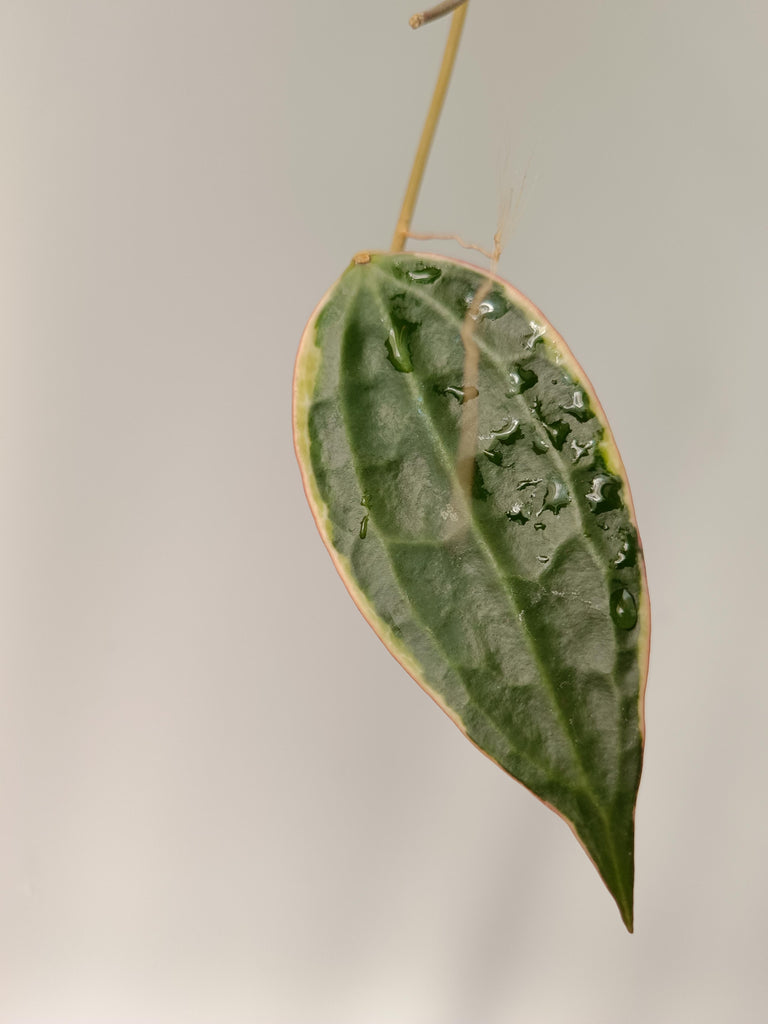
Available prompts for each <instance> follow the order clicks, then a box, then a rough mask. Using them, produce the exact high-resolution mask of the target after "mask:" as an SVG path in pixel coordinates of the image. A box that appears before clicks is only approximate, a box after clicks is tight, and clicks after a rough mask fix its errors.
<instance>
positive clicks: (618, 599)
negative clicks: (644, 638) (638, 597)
mask: <svg viewBox="0 0 768 1024" xmlns="http://www.w3.org/2000/svg"><path fill="white" fill-rule="evenodd" d="M611 618H612V619H613V621H614V622H615V623H616V625H617V626H619V628H620V629H632V628H633V627H634V625H635V623H636V622H637V605H636V603H635V599H634V597H633V596H632V594H631V593H630V592H629V591H628V590H627V589H626V588H625V587H620V588H619V589H618V590H614V591H613V593H612V594H611Z"/></svg>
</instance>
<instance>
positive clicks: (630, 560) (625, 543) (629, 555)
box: [613, 533, 637, 569]
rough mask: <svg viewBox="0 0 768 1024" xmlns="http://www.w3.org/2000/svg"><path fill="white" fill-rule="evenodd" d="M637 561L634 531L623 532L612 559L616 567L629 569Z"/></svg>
mask: <svg viewBox="0 0 768 1024" xmlns="http://www.w3.org/2000/svg"><path fill="white" fill-rule="evenodd" d="M636 562H637V537H636V536H635V535H634V533H625V534H622V536H621V537H620V546H619V553H618V554H617V555H616V558H615V560H614V563H613V564H614V566H615V567H616V568H617V569H631V568H632V567H633V566H634V565H635V563H636Z"/></svg>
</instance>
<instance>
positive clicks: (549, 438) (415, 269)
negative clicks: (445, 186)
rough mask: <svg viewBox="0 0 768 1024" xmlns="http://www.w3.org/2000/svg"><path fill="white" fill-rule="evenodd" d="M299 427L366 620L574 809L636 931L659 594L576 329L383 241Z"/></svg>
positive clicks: (327, 527)
mask: <svg viewBox="0 0 768 1024" xmlns="http://www.w3.org/2000/svg"><path fill="white" fill-rule="evenodd" d="M294 434H295V442H296V451H297V454H298V458H299V463H300V466H301V471H302V476H303V480H304V486H305V490H306V493H307V497H308V499H309V502H310V505H311V508H312V511H313V514H314V516H315V519H316V521H317V524H318V527H319V530H320V533H321V535H322V537H323V540H324V541H325V543H326V545H327V547H328V550H329V552H330V554H331V557H332V558H333V561H334V563H335V565H336V568H337V569H338V571H339V573H340V574H341V576H342V579H343V580H344V583H345V585H346V586H347V588H348V590H349V592H350V594H351V595H352V597H353V599H354V600H355V602H356V603H357V605H358V607H359V608H360V610H361V611H362V613H363V614H364V615H365V617H366V618H367V619H368V621H369V622H370V624H371V625H372V626H373V628H374V630H375V631H376V632H377V633H378V635H379V636H380V637H381V639H382V640H383V641H384V643H385V644H386V645H387V647H388V648H389V650H390V651H391V652H392V654H393V655H394V656H395V657H396V658H397V659H398V661H399V662H400V663H401V664H402V665H403V667H404V668H405V669H406V670H407V671H408V672H409V673H410V674H411V675H412V676H413V678H414V679H415V680H416V681H417V682H418V683H419V685H420V686H422V687H423V688H424V689H425V690H426V691H427V693H428V694H429V695H430V696H431V697H433V699H434V700H435V701H436V702H437V703H438V704H439V705H440V707H442V708H443V710H445V711H446V712H447V713H448V715H450V717H451V718H452V719H453V721H454V722H455V723H456V724H457V725H458V726H459V728H460V729H461V730H462V731H463V732H465V733H466V735H467V736H468V737H469V739H470V740H472V742H473V743H474V744H476V745H477V746H478V747H479V748H480V750H482V751H483V752H484V753H485V754H487V755H488V756H489V757H490V758H491V759H492V760H494V761H496V762H497V763H498V764H499V765H500V766H501V767H502V768H503V769H504V770H505V771H507V772H508V773H509V774H510V775H512V776H514V778H516V779H518V780H519V781H520V782H521V783H523V785H524V786H526V787H527V788H528V789H529V790H530V791H531V792H532V793H534V794H535V795H536V796H537V797H539V798H540V799H541V800H542V801H544V802H545V803H547V804H548V805H550V806H551V807H552V808H553V809H554V810H555V811H556V812H557V813H558V814H559V815H560V816H561V817H563V818H564V819H565V821H566V822H567V823H568V824H569V825H570V827H571V828H572V829H573V831H574V833H575V834H576V837H577V838H578V839H579V841H580V842H581V844H582V845H583V847H584V848H585V850H586V851H587V853H588V855H589V856H590V857H591V859H592V860H593V862H594V863H595V865H596V867H597V869H598V871H599V873H600V875H601V876H602V878H603V879H604V881H605V883H606V885H607V887H608V889H609V891H610V892H611V894H612V895H613V897H614V899H615V900H616V903H617V904H618V907H619V909H620V911H621V914H622V917H623V919H624V922H625V923H626V925H627V927H628V928H629V929H630V931H631V930H632V890H633V879H634V808H635V800H636V795H637V787H638V784H639V780H640V770H641V763H642V748H643V691H644V686H645V678H646V674H647V663H648V649H649V637H650V615H649V604H648V598H647V592H646V587H645V576H644V568H643V559H642V552H641V548H640V544H639V540H638V535H637V529H636V525H635V520H634V513H633V509H632V502H631V498H630V494H629V487H628V485H627V481H626V477H625V474H624V469H623V466H622V463H621V459H620V457H619V454H618V451H617V450H616V446H615V443H614V441H613V437H612V435H611V432H610V429H609V427H608V424H607V422H606V420H605V416H604V414H603V412H602V409H601V407H600V405H599V403H598V401H597V399H596V397H595V394H594V392H593V390H592V387H591V385H590V384H589V382H588V380H587V379H586V377H585V376H584V373H583V371H582V370H581V368H580V367H579V365H578V364H577V363H576V361H575V359H574V358H573V356H572V355H571V353H570V351H569V350H568V348H567V346H566V345H565V343H564V342H563V340H562V339H561V338H560V336H559V335H558V334H557V333H556V332H555V331H554V329H553V328H552V326H551V325H550V324H549V323H548V322H547V321H546V320H545V319H544V317H543V316H542V315H541V313H540V312H539V310H537V309H536V308H535V307H534V306H533V305H532V304H531V303H530V302H529V301H528V300H527V299H526V298H524V297H523V296H522V295H521V294H520V293H519V292H517V291H516V290H515V289H513V288H512V287H511V286H510V285H508V284H505V283H504V282H503V281H501V280H499V279H498V278H495V277H491V276H489V275H487V274H485V273H483V272H482V271H479V270H477V269H476V268H474V267H470V266H468V265H466V264H463V263H458V262H455V261H451V260H446V259H442V258H437V257H432V256H417V255H413V254H372V255H369V254H363V255H361V256H359V257H356V260H355V262H353V263H352V264H351V266H350V267H349V268H348V269H347V271H346V272H345V273H344V274H343V275H342V277H341V279H340V280H339V281H338V283H337V284H336V285H335V286H334V288H333V289H332V290H331V291H330V292H329V293H328V295H326V297H325V298H324V299H323V301H322V302H321V304H320V306H319V307H318V309H317V310H316V312H315V314H314V316H313V317H312V319H311V320H310V322H309V324H308V326H307V329H306V331H305V333H304V337H303V339H302V342H301V347H300V350H299V355H298V359H297V364H296V378H295V382H294Z"/></svg>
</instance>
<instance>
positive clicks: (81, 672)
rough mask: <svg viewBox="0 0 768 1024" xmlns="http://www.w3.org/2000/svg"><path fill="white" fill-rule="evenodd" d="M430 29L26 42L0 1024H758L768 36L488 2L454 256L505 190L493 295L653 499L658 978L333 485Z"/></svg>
mask: <svg viewBox="0 0 768 1024" xmlns="http://www.w3.org/2000/svg"><path fill="white" fill-rule="evenodd" d="M416 9H418V8H417V7H416V6H414V4H413V3H411V0H325V2H323V3H318V2H316V0H296V2H295V3H291V4H282V3H278V2H267V0H258V2H256V0H249V2H245V0H220V2H218V3H216V4H214V3H210V2H203V0H184V2H183V3H182V2H181V0H151V2H149V0H131V2H130V3H129V2H117V0H98V2H97V0H70V2H68V3H60V2H56V0H24V2H21V0H2V2H0V140H1V145H2V159H1V160H0V424H1V426H0V521H1V527H0V1024H60V1022H73V1024H136V1022H152V1024H155V1022H156V1024H177V1022H178V1024H208V1022H210V1021H214V1020H215V1021H217V1022H220V1024H241V1022H242V1024H246V1022H248V1024H251V1022H264V1024H508V1022H512V1021H514V1022H518V1021H519V1022H524V1024H527V1022H535V1024H617V1022H621V1024H640V1022H647V1021H653V1022H655V1024H666V1022H669V1024H672V1022H675V1024H677V1022H679V1021H682V1020H695V1021H696V1022H697V1024H705V1022H721V1021H723V1020H733V1021H739V1022H752V1021H755V1022H757V1021H762V1020H764V1019H765V1016H764V1015H765V1012H766V1011H765V1005H766V1001H767V1000H768V976H767V975H766V971H765V956H766V949H767V948H768V923H767V922H768V913H766V911H768V883H766V874H765V864H766V861H767V860H768V825H767V824H766V815H765V803H766V797H765V792H766V785H765V784H766V777H767V776H768V744H766V718H767V717H768V686H767V685H766V684H767V683H768V680H767V679H766V671H765V658H764V653H763V652H764V649H763V648H762V646H761V644H762V640H763V639H764V638H765V618H766V611H767V608H768V602H767V601H766V584H765V578H766V577H765V573H766V569H767V568H768V566H767V564H766V563H767V561H768V560H767V559H766V554H767V551H766V540H765V534H764V533H763V532H762V528H761V527H760V522H761V521H762V516H763V514H764V513H765V510H766V501H767V499H768V485H767V484H766V473H765V468H764V462H765V455H764V444H763V442H762V440H761V439H762V438H763V436H764V434H765V418H766V412H765V400H766V394H767V393H768V355H767V346H766V320H765V299H766V285H765V281H766V273H767V271H768V232H767V230H766V229H767V228H768V201H767V200H766V189H765V183H766V180H768V139H767V137H766V104H767V101H768V63H766V60H765V40H766V31H767V30H768V11H767V10H766V7H765V4H764V3H758V2H757V0H728V2H726V0H714V2H711V3H708V4H701V3H696V2H694V0H646V2H645V3H637V2H629V0H613V2H611V3H608V2H607V0H580V2H578V3H574V2H572V0H535V2H534V0H515V2H511V0H472V3H471V9H470V12H469V17H468V20H467V25H466V30H465V36H464V41H463V44H462V50H461V53H460V55H459V62H458V66H457V70H456V74H455V77H454V80H453V83H452V86H451V90H450V94H449V97H448V104H447V108H446V111H445V114H444V116H443V120H442V122H441V125H440V130H439V133H438V137H437V141H436V144H435V148H434V151H433V154H432V159H431V162H430V165H429V170H428V173H427V176H426V180H425V183H424V190H423V193H422V197H421V200H420V202H419V205H418V207H417V212H416V217H415V220H414V225H413V226H414V229H415V230H417V231H427V232H430V231H431V232H454V233H457V234H460V235H462V236H464V237H466V238H469V239H471V240H473V241H475V242H477V243H479V244H485V245H490V244H491V239H492V236H493V232H494V231H495V229H496V227H497V222H498V213H499V208H500V206H503V204H504V202H505V201H506V199H507V197H508V195H509V193H510V190H511V192H512V194H513V206H514V207H515V214H514V217H513V219H512V224H511V230H510V232H509V238H508V242H507V247H506V249H505V251H504V254H503V256H502V259H501V264H500V273H501V274H502V276H504V277H506V278H507V279H509V280H510V281H511V282H512V283H513V284H515V285H516V286H517V287H519V288H520V289H521V290H522V291H523V292H525V293H526V294H527V295H528V296H529V297H530V298H531V300H532V301H533V302H535V303H536V304H537V305H538V306H540V308H541V309H542V310H543V312H544V313H545V315H546V316H547V317H548V318H549V319H550V320H551V321H552V322H553V323H554V325H555V326H556V327H557V328H558V329H559V330H560V331H561V332H562V334H563V335H564V337H565V338H566V340H567V342H568V343H569V345H570V347H571V348H572V350H573V352H574V353H575V355H576V357H577V358H578V359H579V360H580V362H581V363H582V365H583V366H584V367H585V369H586V371H587V373H588V374H589V375H590V377H591V379H592V381H593V383H594V385H595V387H596V389H597V393H598V395H599V396H600V398H601V401H602V403H603V405H604V406H605V409H606V411H607V413H608V416H609V418H610V420H611V423H612V426H613V429H614V433H615V435H616V438H617V441H618V443H619V447H620V449H621V451H622V454H623V457H624V461H625V464H626V467H627V471H628V473H629V477H630V481H631V483H632V488H633V493H634V499H635V504H636V508H637V514H638V519H639V523H640V529H641V533H642V536H643V540H644V543H645V550H646V559H647V565H648V574H649V582H650V588H651V598H652V604H653V612H654V639H653V652H652V660H651V673H650V680H649V685H648V700H647V723H648V733H647V747H646V767H645V774H644V779H643V784H642V786H641V790H640V799H639V805H638V811H637V885H636V932H635V935H634V936H629V935H627V934H626V933H625V931H624V929H623V926H622V924H621V921H620V919H619V915H618V913H617V911H616V908H615V906H614V904H613V901H612V900H611V898H610V897H609V896H608V894H607V892H606V891H605V889H604V888H603V886H602V884H601V882H600V880H599V878H598V876H597V873H596V872H595V870H594V869H593V867H592V865H591V864H590V863H589V861H588V860H587V858H586V857H585V856H584V854H583V852H582V850H581V849H580V848H579V846H578V845H577V843H576V842H575V840H574V839H573V837H572V835H571V833H570V832H569V830H568V829H567V828H566V827H565V826H564V825H563V824H562V823H561V822H560V821H559V820H558V819H557V818H556V817H555V816H554V815H552V814H551V813H549V812H548V811H546V810H545V809H544V808H543V807H542V806H541V805H540V804H538V802H537V801H535V800H534V799H533V798H532V797H531V796H530V795H529V794H528V793H527V792H526V791H524V790H523V789H522V788H521V787H520V786H518V785H517V784H515V783H514V782H513V781H511V780H510V779H509V778H507V777H506V776H505V775H504V774H503V773H502V772H501V771H499V770H498V769H497V768H495V767H494V766H493V765H492V764H491V763H490V762H488V761H487V760H486V759H485V758H483V757H482V756H481V755H480V754H479V753H477V751H476V750H474V749H473V748H472V747H471V745H470V744H468V743H467V742H466V741H465V740H464V739H463V738H462V737H461V736H460V735H459V733H458V732H457V731H456V729H455V727H454V726H453V725H452V724H451V723H450V721H449V720H448V718H447V717H445V716H443V715H441V714H440V713H439V712H438V711H437V709H436V708H435V707H434V705H433V704H432V703H431V701H430V700H429V699H428V698H427V697H426V696H425V695H424V694H423V693H422V692H421V691H420V690H419V689H418V687H417V686H416V685H415V684H414V683H413V682H412V680H411V679H410V678H408V677H407V676H406V675H405V673H404V672H403V671H402V670H401V669H400V668H399V666H398V665H397V664H396V663H395V662H394V661H393V660H392V659H391V658H390V656H389V655H388V654H387V652H386V651H385V650H384V648H383V647H382V645H381V644H380V643H379V641H378V640H377V639H376V638H375V636H374V635H373V633H372V632H371V631H370V630H369V628H368V627H367V625H366V624H365V622H364V621H363V620H362V618H361V617H360V615H359V614H358V613H357V611H356V610H355V608H354V606H353V605H352V602H351V601H350V599H349V597H348V596H347V594H346V591H345V590H344V587H343V586H342V584H341V582H340V581H339V580H338V578H337V577H336V575H335V572H334V570H333V568H332V565H331V562H330V560H329V558H328V556H327V554H326V552H325V550H324V548H323V546H322V544H321V542H320V540H319V538H318V536H317V535H316V532H315V528H314V525H313V522H312V520H311V517H310V514H309V511H308V509H307V507H306V503H305V500H304V496H303V493H302V489H301V484H300V479H299V473H298V470H297V467H296V465H295V460H294V456H293V449H292V443H291V420H290V397H291V374H292V368H293V360H294V356H295V352H296V348H297V344H298V341H299V337H300V335H301V331H302V329H303V326H304V323H305V321H306V320H307V319H308V317H309V315H310V313H311V312H312V310H313V308H314V306H315V304H316V303H317V301H318V300H319V299H320V297H321V296H322V294H323V293H324V292H325V291H326V289H327V288H328V287H329V286H330V285H331V284H332V283H333V281H334V280H335V279H336V278H337V277H338V275H339V274H340V273H341V271H342V270H343V269H344V267H345V266H346V265H347V263H348V261H349V260H350V258H351V257H352V255H353V254H354V253H355V251H357V250H359V249H362V248H386V247H388V245H389V243H390V238H391V235H392V232H393V230H394V225H395V221H396V218H397V213H398V209H399V205H400V201H401V198H402V193H403V191H404V188H405V183H406V179H407V175H408V171H409V168H410V163H411V159H412V156H413V152H414V149H415V146H416V142H417V139H418V135H419V132H420V128H421V122H422V119H423V115H424V112H425V110H426V106H427V103H428V99H429V94H430V91H431V89H432V85H433V82H434V79H435V75H436V72H437V67H438V65H439V61H440V55H441V52H442V47H443V44H444V40H445V36H446V33H447V23H446V22H440V23H436V24H434V25H431V26H426V27H425V28H423V29H421V30H419V31H418V32H412V31H411V29H410V28H409V27H408V17H409V16H410V15H411V14H413V13H414V11H415V10H416ZM422 247H423V246H422ZM434 248H436V250H437V251H440V252H445V253H448V254H451V255H460V254H461V252H460V250H458V249H456V247H455V246H452V245H450V244H449V245H447V246H446V245H443V244H440V245H438V244H436V245H435V247H434ZM761 452H763V454H761Z"/></svg>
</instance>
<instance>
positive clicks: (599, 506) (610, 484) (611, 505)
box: [586, 473, 621, 513]
mask: <svg viewBox="0 0 768 1024" xmlns="http://www.w3.org/2000/svg"><path fill="white" fill-rule="evenodd" d="M620 489H621V481H620V480H619V479H618V477H615V476H611V474H610V473H598V475H597V476H596V477H595V478H594V480H593V481H592V489H591V490H590V491H589V493H588V494H587V495H586V499H587V501H588V502H589V507H590V510H591V511H592V512H595V513H600V512H611V511H613V509H616V508H621V496H620V493H619V492H620Z"/></svg>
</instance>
